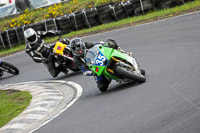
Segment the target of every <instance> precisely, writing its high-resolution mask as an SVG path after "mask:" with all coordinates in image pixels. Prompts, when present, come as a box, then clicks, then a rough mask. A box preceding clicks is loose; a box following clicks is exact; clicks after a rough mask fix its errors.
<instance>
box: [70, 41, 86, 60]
mask: <svg viewBox="0 0 200 133" xmlns="http://www.w3.org/2000/svg"><path fill="white" fill-rule="evenodd" d="M70 48H71V50H72V53H73V55H75V56H79V57H81V56H84V54H85V44H84V42H83V40H82V39H81V38H74V39H72V40H71V41H70Z"/></svg>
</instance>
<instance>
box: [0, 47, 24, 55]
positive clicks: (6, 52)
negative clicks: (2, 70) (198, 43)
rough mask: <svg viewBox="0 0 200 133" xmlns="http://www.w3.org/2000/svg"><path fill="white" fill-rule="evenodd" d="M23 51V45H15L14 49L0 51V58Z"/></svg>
mask: <svg viewBox="0 0 200 133" xmlns="http://www.w3.org/2000/svg"><path fill="white" fill-rule="evenodd" d="M24 49H25V44H23V45H17V46H15V47H12V48H10V49H1V50H0V57H1V56H6V55H9V54H12V53H15V52H18V51H22V50H24Z"/></svg>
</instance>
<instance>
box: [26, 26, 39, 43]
mask: <svg viewBox="0 0 200 133" xmlns="http://www.w3.org/2000/svg"><path fill="white" fill-rule="evenodd" d="M24 37H25V39H26V40H27V41H28V42H29V43H30V44H34V43H36V42H37V40H38V35H37V33H36V31H35V30H34V29H32V28H28V29H27V30H25V31H24Z"/></svg>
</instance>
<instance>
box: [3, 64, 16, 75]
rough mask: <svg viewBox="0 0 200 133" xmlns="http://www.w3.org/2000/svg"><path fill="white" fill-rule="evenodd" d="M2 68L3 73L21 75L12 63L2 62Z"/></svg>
mask: <svg viewBox="0 0 200 133" xmlns="http://www.w3.org/2000/svg"><path fill="white" fill-rule="evenodd" d="M0 67H1V68H2V71H5V72H8V73H10V74H14V75H17V74H19V69H18V68H16V67H15V66H13V65H12V64H10V63H7V62H4V61H2V63H1V65H0Z"/></svg>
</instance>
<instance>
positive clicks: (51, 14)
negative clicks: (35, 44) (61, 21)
mask: <svg viewBox="0 0 200 133" xmlns="http://www.w3.org/2000/svg"><path fill="white" fill-rule="evenodd" d="M117 1H120V0H71V1H70V2H68V3H59V4H55V5H52V6H50V7H48V8H44V9H42V8H39V9H36V10H25V11H24V12H23V13H22V14H21V15H20V16H17V17H15V18H12V19H5V20H3V21H0V25H1V27H0V31H5V30H8V29H10V28H13V27H20V26H23V25H28V24H31V23H36V22H38V21H42V20H45V19H50V18H56V17H59V16H62V15H64V14H69V13H72V12H75V11H78V10H81V9H84V8H92V7H95V6H99V5H103V4H107V3H113V2H117Z"/></svg>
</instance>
